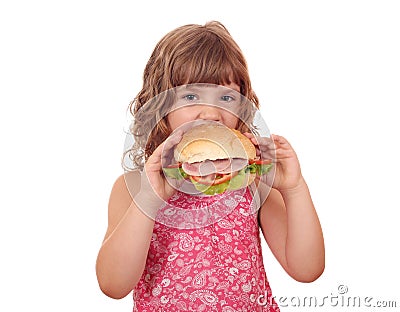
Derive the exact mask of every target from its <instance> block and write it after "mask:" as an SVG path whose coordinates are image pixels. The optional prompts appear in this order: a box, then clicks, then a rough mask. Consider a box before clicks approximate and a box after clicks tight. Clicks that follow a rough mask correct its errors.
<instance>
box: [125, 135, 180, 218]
mask: <svg viewBox="0 0 400 312" xmlns="http://www.w3.org/2000/svg"><path fill="white" fill-rule="evenodd" d="M181 138H182V133H180V132H178V131H177V132H175V133H174V134H172V135H171V136H170V137H168V138H167V139H166V140H165V141H164V142H163V143H161V144H160V145H159V146H158V147H157V148H156V149H155V150H154V152H153V154H152V155H151V156H150V157H149V158H148V159H147V161H146V163H145V165H144V170H143V172H141V173H140V180H139V181H137V180H133V181H131V183H130V184H132V185H128V189H132V190H135V189H136V190H137V189H138V187H139V185H140V189H139V191H138V192H135V193H134V194H135V195H134V196H133V201H134V202H135V204H136V207H137V208H139V209H140V210H141V211H142V212H143V213H144V214H145V215H147V216H148V217H150V218H151V219H153V220H155V219H156V217H157V213H158V210H159V209H160V208H161V206H162V205H163V204H164V203H165V202H166V201H167V200H168V199H169V198H170V197H171V196H172V195H173V194H174V193H175V192H176V191H177V189H178V188H179V183H181V182H180V181H178V180H173V181H167V180H166V179H165V177H164V173H163V171H162V167H163V164H164V165H165V164H166V163H169V162H171V160H172V159H173V151H174V147H175V145H176V144H178V143H179V141H180V140H181ZM126 181H127V179H126ZM173 183H176V185H173ZM128 184H129V183H128ZM138 184H139V185H138ZM131 194H133V193H131Z"/></svg>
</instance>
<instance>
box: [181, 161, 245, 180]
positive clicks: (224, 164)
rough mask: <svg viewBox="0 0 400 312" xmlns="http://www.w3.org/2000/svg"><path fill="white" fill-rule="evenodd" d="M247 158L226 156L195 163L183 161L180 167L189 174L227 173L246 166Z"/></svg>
mask: <svg viewBox="0 0 400 312" xmlns="http://www.w3.org/2000/svg"><path fill="white" fill-rule="evenodd" d="M247 164H248V160H247V159H243V158H228V159H217V160H206V161H202V162H195V163H191V164H190V163H183V164H182V169H183V171H185V172H186V173H187V174H188V175H191V176H206V175H210V174H212V173H222V174H228V173H231V172H235V171H239V170H241V169H243V168H244V167H246V166H247Z"/></svg>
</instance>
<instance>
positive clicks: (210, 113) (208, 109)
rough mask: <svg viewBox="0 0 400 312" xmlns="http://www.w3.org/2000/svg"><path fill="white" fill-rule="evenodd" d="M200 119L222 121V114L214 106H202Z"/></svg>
mask: <svg viewBox="0 0 400 312" xmlns="http://www.w3.org/2000/svg"><path fill="white" fill-rule="evenodd" d="M201 106H202V107H201V110H200V114H199V117H200V119H205V120H213V121H221V112H220V110H219V108H218V107H216V106H213V105H201Z"/></svg>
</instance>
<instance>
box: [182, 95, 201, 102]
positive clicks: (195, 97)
mask: <svg viewBox="0 0 400 312" xmlns="http://www.w3.org/2000/svg"><path fill="white" fill-rule="evenodd" d="M183 98H184V99H185V100H188V101H195V100H197V99H198V98H197V96H196V95H195V94H187V95H185V96H184V97H183Z"/></svg>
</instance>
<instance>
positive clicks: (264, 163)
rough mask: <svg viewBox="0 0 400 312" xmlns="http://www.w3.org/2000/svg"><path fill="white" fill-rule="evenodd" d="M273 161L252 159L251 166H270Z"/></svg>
mask: <svg viewBox="0 0 400 312" xmlns="http://www.w3.org/2000/svg"><path fill="white" fill-rule="evenodd" d="M271 162H272V161H271V159H252V160H249V164H250V165H252V164H256V165H269V164H270V163H271Z"/></svg>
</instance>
